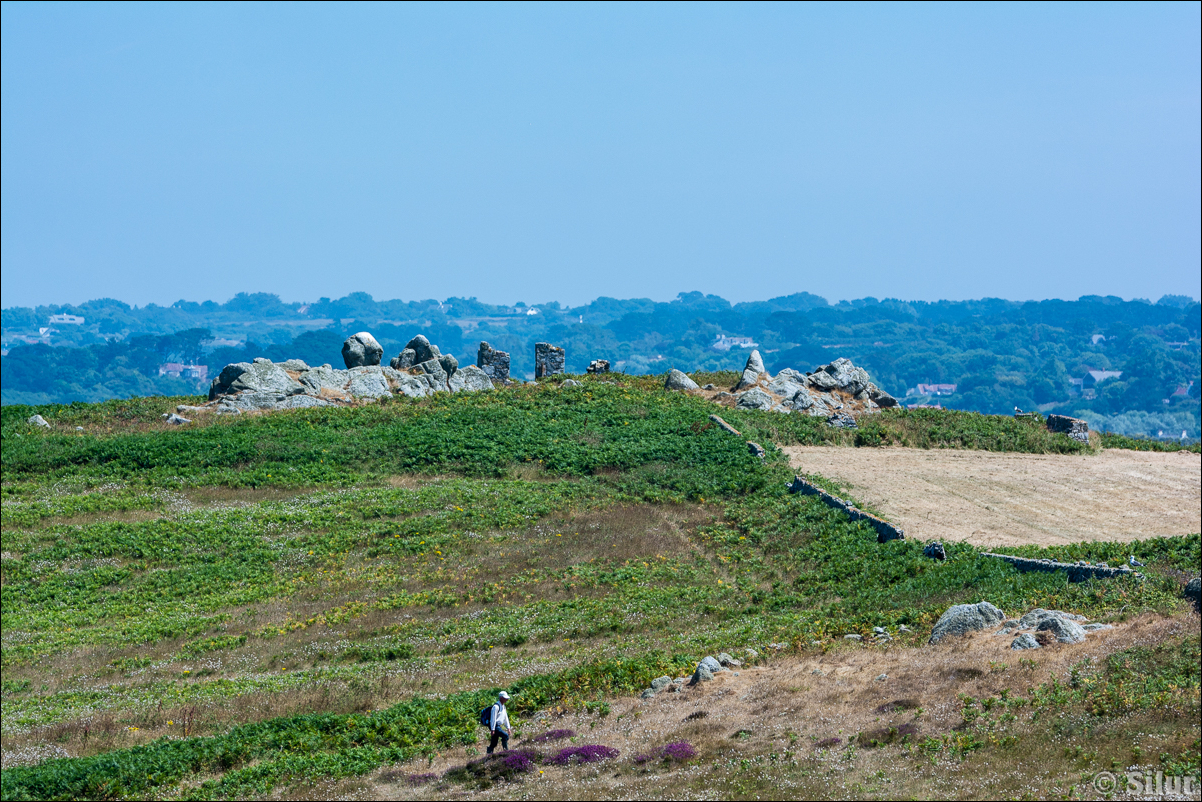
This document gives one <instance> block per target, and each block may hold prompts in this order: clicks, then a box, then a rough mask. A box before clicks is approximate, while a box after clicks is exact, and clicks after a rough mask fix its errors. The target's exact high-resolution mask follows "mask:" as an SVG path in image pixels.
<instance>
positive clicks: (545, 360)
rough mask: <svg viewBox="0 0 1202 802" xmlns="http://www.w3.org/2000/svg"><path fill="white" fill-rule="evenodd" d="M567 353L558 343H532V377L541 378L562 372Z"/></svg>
mask: <svg viewBox="0 0 1202 802" xmlns="http://www.w3.org/2000/svg"><path fill="white" fill-rule="evenodd" d="M566 359H567V355H566V353H565V352H564V350H563V349H562V348H560V347H559V346H558V345H551V344H550V343H535V344H534V378H536V379H543V378H546V377H547V376H554V375H556V374H557V373H563V372H564V364H565V362H566Z"/></svg>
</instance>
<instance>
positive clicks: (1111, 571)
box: [981, 551, 1143, 582]
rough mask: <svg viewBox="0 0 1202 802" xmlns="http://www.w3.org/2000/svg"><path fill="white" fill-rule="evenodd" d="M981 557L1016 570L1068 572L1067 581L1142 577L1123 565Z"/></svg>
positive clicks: (1007, 555)
mask: <svg viewBox="0 0 1202 802" xmlns="http://www.w3.org/2000/svg"><path fill="white" fill-rule="evenodd" d="M981 556H983V557H994V558H996V559H998V560H1004V561H1005V562H1008V563H1010V564H1011V565H1013V566H1014V567H1015V568H1017V569H1018V570H1020V571H1022V572H1023V573H1026V572H1027V571H1064V572H1065V573H1067V574H1068V581H1069V582H1084V581H1085V580H1087V579H1094V578H1098V579H1113V578H1114V577H1116V576H1136V577H1140V578H1141V579H1142V578H1143V575H1142V574H1138V573H1136V572H1135V571H1132V570H1131V569H1130V568H1128V567H1127V566H1125V565H1122V566H1119V567H1117V568H1111V567H1110V566H1108V565H1091V564H1089V563H1086V562H1076V563H1058V562H1056V561H1055V560H1036V559H1034V558H1031V557H1014V556H1012V555H1009V554H994V553H993V552H991V551H983V552H981Z"/></svg>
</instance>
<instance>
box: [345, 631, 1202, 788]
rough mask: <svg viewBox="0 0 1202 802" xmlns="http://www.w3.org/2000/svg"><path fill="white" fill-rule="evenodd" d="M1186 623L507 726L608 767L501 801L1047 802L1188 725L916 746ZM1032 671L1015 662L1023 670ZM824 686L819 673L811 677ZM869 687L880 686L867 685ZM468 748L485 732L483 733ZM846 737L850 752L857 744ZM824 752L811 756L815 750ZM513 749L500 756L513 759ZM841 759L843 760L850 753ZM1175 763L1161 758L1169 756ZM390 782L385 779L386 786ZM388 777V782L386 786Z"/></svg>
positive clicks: (820, 665)
mask: <svg viewBox="0 0 1202 802" xmlns="http://www.w3.org/2000/svg"><path fill="white" fill-rule="evenodd" d="M1198 631H1199V619H1198V617H1197V616H1196V615H1192V614H1181V615H1178V616H1175V617H1171V618H1164V617H1160V616H1157V615H1154V614H1147V615H1143V616H1139V617H1137V618H1134V619H1132V620H1130V621H1128V622H1125V623H1119V624H1117V625H1116V628H1115V629H1113V630H1104V631H1099V632H1096V633H1093V634H1091V635H1090V636H1089V639H1088V640H1087V641H1086V642H1085V643H1083V644H1077V645H1073V646H1068V645H1057V646H1053V647H1050V648H1046V649H1042V650H1039V651H1037V652H1026V653H1024V652H1012V651H1010V649H1009V644H1010V640H1011V638H1010V637H1004V636H994V635H992V634H989V633H978V634H976V635H973V636H969V637H966V638H963V639H960V640H956V641H953V642H948V643H944V644H941V645H938V646H925V645H924V646H916V647H903V646H896V645H890V646H851V645H846V646H845V645H844V644H842V643H839V644H837V645H834V646H833V647H832V646H826V647H823V648H821V649H816V650H815V651H813V652H809V653H804V654H801V655H797V656H790V657H781V658H776V659H773V660H771V661H770V662H769V663H768V664H767V665H762V666H758V667H745V668H743V669H741V670H739V671H737V672H724V673H722V674H719V675H718V676H717V678H716V679H715V680H714V681H713V682H709V683H703V684H702V685H700V686H698V687H696V688H690V689H686V690H684V691H681V692H679V693H669V692H663V693H660V694H659V695H658V696H655V697H653V698H651V699H646V700H644V699H633V698H625V699H619V700H616V701H615V702H613V703H612V713H611V714H610V715H609V716H607V717H604V718H598V717H595V716H591V715H587V714H582V713H576V714H567V715H563V716H545V715H544V716H542V717H540V718H538V719H537V720H535V721H526V722H517V724H518V726H519V727H520V732H521V737H522V739H524V740H523V741H521V742H519V745H520V743H522V742H526V741H529V740H530V739H531V738H533V737H534V736H535V735H537V734H538V733H539V732H543V731H547V730H551V729H562V728H570V729H574V730H575V731H576V732H577V733H578V735H577V737H576V738H575V739H573V743H580V744H589V743H596V744H604V745H606V746H610V747H614V748H617V749H619V750H620V751H621V756H620V757H619V758H618V759H616V760H613V761H609V762H606V763H604V764H599V766H596V767H593V766H581V767H569V768H552V767H546V766H544V767H542V768H543V773H542V774H537V773H535V774H532V775H527V777H526V779H524V780H522V781H521V782H513V783H508V784H506V783H498V784H496V785H494V786H493V787H492V788H491V789H490V791H489V793H490V795H493V796H497V797H500V798H523V799H569V798H570V799H610V798H630V797H637V798H686V799H694V798H713V797H714V796H717V797H727V798H751V797H754V796H760V797H761V798H768V797H775V798H782V797H789V798H809V799H829V798H833V799H853V798H881V797H886V798H911V797H917V798H924V797H925V798H932V797H941V798H944V797H945V798H965V799H978V798H983V799H988V798H996V797H998V796H1033V797H1044V796H1052V795H1060V794H1066V793H1070V792H1071V791H1072V789H1073V788H1074V787H1077V786H1079V785H1080V783H1081V776H1082V771H1085V770H1088V769H1090V768H1091V767H1092V770H1094V771H1099V770H1102V769H1106V768H1108V767H1109V766H1110V765H1111V764H1112V762H1113V761H1119V762H1121V763H1122V764H1123V765H1128V764H1130V762H1131V761H1132V760H1133V758H1132V743H1133V741H1134V742H1142V743H1144V746H1143V753H1144V754H1145V755H1148V756H1154V754H1159V752H1155V753H1154V752H1153V750H1154V749H1155V750H1160V751H1165V752H1172V750H1177V752H1179V751H1181V750H1182V749H1189V748H1191V746H1190V745H1191V744H1196V739H1197V737H1198V731H1199V723H1198V722H1196V721H1195V722H1192V723H1190V722H1183V721H1181V720H1178V719H1174V718H1173V717H1172V716H1171V715H1169V714H1166V713H1157V712H1156V711H1151V712H1148V713H1141V714H1133V715H1129V716H1126V717H1122V718H1120V719H1105V720H1103V719H1097V718H1094V717H1091V716H1088V715H1086V714H1082V713H1080V712H1077V711H1076V710H1074V709H1072V708H1070V709H1066V710H1064V711H1061V712H1057V711H1056V710H1052V711H1049V712H1048V713H1047V714H1046V715H1045V716H1044V717H1042V718H1040V719H1038V720H1036V721H1031V720H1030V715H1029V711H1030V709H1029V708H1026V709H1025V710H1026V714H1025V716H1024V717H1023V718H1021V720H1016V721H1014V722H1012V723H1011V724H1009V725H1007V726H1008V727H1009V729H1008V730H1007V732H1008V733H1009V734H1010V735H1012V736H1014V737H1015V740H1014V741H1003V740H999V741H998V742H997V743H992V742H991V743H988V744H987V745H985V746H984V747H983V748H981V749H980V750H979V751H970V752H969V753H966V754H965V755H964V756H958V755H954V754H953V753H952V752H950V751H942V752H938V753H927V752H924V751H923V750H922V749H921V748H916V744H919V743H920V742H922V741H923V740H925V739H926V738H928V737H933V738H942V737H945V736H950V737H953V738H954V737H956V736H957V735H958V734H960V733H962V732H963V731H964V730H965V726H964V725H965V720H964V717H963V715H962V712H961V711H962V709H963V701H962V698H963V697H964V696H972V697H976V698H981V697H986V696H991V695H998V694H1001V693H1002V692H1003V691H1005V692H1007V693H1010V694H1012V695H1022V696H1026V695H1028V694H1029V693H1030V689H1031V688H1032V687H1034V686H1038V685H1040V684H1042V683H1045V682H1048V681H1049V680H1051V679H1053V678H1058V679H1059V680H1061V681H1064V679H1065V678H1066V677H1067V676H1068V672H1069V671H1070V669H1071V668H1072V667H1073V666H1074V665H1079V664H1080V663H1081V661H1082V660H1085V659H1089V661H1090V664H1092V665H1093V666H1097V667H1100V666H1102V665H1103V664H1104V662H1105V660H1106V659H1107V658H1108V657H1109V656H1110V655H1112V654H1114V653H1115V652H1118V651H1122V650H1124V649H1128V648H1131V647H1133V646H1140V645H1154V644H1157V643H1162V642H1164V641H1165V640H1166V639H1171V638H1177V637H1181V636H1182V635H1188V634H1191V633H1193V634H1197V632H1198ZM1024 658H1025V659H1026V660H1027V661H1030V662H1028V663H1022V664H1020V662H1019V661H1020V659H1024ZM817 672H821V673H817ZM881 674H886V675H887V676H888V679H886V680H878V679H877V677H879V676H880V675H881ZM480 735H481V737H482V736H483V730H481V731H480ZM857 739H858V740H859V741H860V742H861V743H859V744H856V741H857ZM682 740H684V741H688V742H689V743H691V744H692V745H693V746H694V747H695V748H696V749H697V751H698V753H699V758H698V759H697V760H696V761H693V762H691V763H687V764H683V765H663V764H661V763H655V762H652V763H648V764H635V763H634V762H633V758H634V757H635V756H636V755H645V754H648V753H652V752H653V751H654V750H655V749H657V748H659V747H661V746H663V745H665V744H667V743H672V742H675V741H682ZM823 742H826V743H825V745H824V746H823V747H820V748H815V747H816V745H818V744H822V743H823ZM512 745H513V744H511V746H512ZM480 746H481V744H480V742H478V743H477V745H476V746H475V747H467V748H457V749H453V750H448V751H445V752H442V753H440V754H438V755H436V756H434V758H433V759H432V760H425V759H423V760H420V761H414V762H412V763H409V764H405V765H403V766H393V767H388V768H387V769H385V770H383V771H381V772H378V773H377V774H376V775H373V776H372V777H371V778H370V779H371V785H370V788H368V789H366V790H365V788H364V785H363V781H362V780H361V779H360V780H356V781H354V782H353V783H348V786H347V790H348V791H351V789H352V788H353V789H354V791H353V793H356V794H364V793H366V794H368V796H369V798H375V799H384V798H395V794H396V793H397V790H396V789H397V784H396V778H398V777H402V776H408V775H409V774H425V773H436V774H437V775H439V776H441V775H442V774H443V773H445V772H446V771H447V770H448V769H450V768H453V767H455V766H459V765H463V763H465V762H466V761H468V760H471V759H474V758H475V757H477V756H478V752H479V751H480ZM849 747H850V748H849ZM1177 752H1172V753H1173V754H1176V753H1177ZM389 772H391V773H389ZM385 778H392V779H391V780H387V779H385ZM465 790H466V789H465V788H464V787H463V786H460V785H457V784H454V783H450V782H446V781H443V782H438V781H433V782H430V783H428V784H426V785H423V786H422V791H421V794H422V796H424V797H427V798H436V799H451V798H461V797H462V795H463V794H464V793H465Z"/></svg>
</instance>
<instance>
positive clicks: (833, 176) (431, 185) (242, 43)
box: [0, 2, 1202, 306]
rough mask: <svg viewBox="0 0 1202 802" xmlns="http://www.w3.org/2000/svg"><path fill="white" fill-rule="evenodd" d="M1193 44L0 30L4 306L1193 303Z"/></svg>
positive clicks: (1048, 10)
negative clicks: (358, 294) (263, 301)
mask: <svg viewBox="0 0 1202 802" xmlns="http://www.w3.org/2000/svg"><path fill="white" fill-rule="evenodd" d="M1200 8H1202V6H1200V5H1199V3H1178V4H1168V5H1161V4H1155V3H1134V4H1085V3H1073V4H1065V5H1056V4H1042V3H1041V4H1031V5H1022V4H1010V3H1007V4H1001V5H987V4H973V5H948V4H936V5H906V4H899V3H889V4H883V5H846V4H838V5H822V4H805V5H784V4H776V3H774V4H771V5H753V4H745V3H740V4H737V5H723V4H706V5H677V4H673V5H633V4H629V3H623V4H615V5H550V4H545V3H540V4H537V5H476V4H472V5H411V4H406V5H381V4H370V5H353V4H345V3H343V4H338V5H320V4H318V5H312V4H305V5H285V4H270V5H253V4H252V5H236V4H203V5H188V4H170V5H155V4H150V3H137V4H129V5H123V4H87V5H74V4H70V3H53V4H36V3H8V2H6V3H3V5H2V7H0V15H2V20H0V23H2V24H0V39H2V43H0V44H2V47H0V60H2V65H0V66H2V69H0V83H2V94H0V98H2V101H0V104H2V107H0V112H2V113H0V117H2V120H0V122H2V132H0V156H2V161H3V163H2V170H0V182H2V184H0V262H2V266H3V269H2V271H0V277H2V282H3V287H2V290H3V292H2V294H3V305H4V306H14V305H33V304H40V303H69V302H79V301H83V300H87V299H89V298H98V297H113V298H118V299H121V300H124V301H127V302H130V303H136V304H145V303H148V302H155V303H160V304H169V303H172V302H173V301H175V300H178V299H180V298H185V299H188V300H206V299H213V300H219V301H222V300H225V299H227V298H229V297H230V296H232V295H233V294H234V293H236V292H238V291H252V292H253V291H265V292H275V293H278V294H280V296H281V297H283V298H284V299H285V300H286V301H295V300H313V299H316V298H318V297H320V296H329V297H339V296H342V295H345V294H347V293H349V292H353V291H359V290H361V291H365V292H369V293H371V294H372V295H373V296H375V297H376V298H404V299H413V298H439V299H443V298H447V297H450V296H456V295H462V296H471V295H475V296H477V297H479V298H480V299H481V300H484V301H489V302H494V303H512V302H515V301H525V302H527V303H539V302H544V301H551V300H558V301H561V302H564V303H572V304H575V303H580V302H583V301H586V300H589V299H592V298H594V297H596V296H600V295H609V296H615V297H651V298H656V299H661V300H666V299H670V298H672V297H675V295H676V293H677V292H680V291H682V290H701V291H703V292H709V293H717V294H720V295H722V296H724V297H726V298H728V299H730V300H732V301H742V300H753V299H759V298H767V297H771V296H776V295H785V294H789V293H793V292H799V291H808V292H813V293H817V294H819V295H823V296H826V297H827V298H830V299H832V300H836V299H841V298H857V297H863V296H868V295H871V296H876V297H878V298H884V297H898V298H904V299H925V300H934V299H939V298H952V299H962V298H975V297H982V296H997V297H1004V298H1013V299H1029V298H1049V297H1059V298H1076V297H1078V296H1080V295H1085V294H1103V295H1106V294H1113V295H1120V296H1123V297H1125V298H1131V297H1147V298H1151V299H1152V300H1155V299H1156V298H1158V297H1159V296H1160V295H1162V294H1164V293H1177V294H1185V295H1191V296H1193V297H1195V298H1197V297H1199V295H1200V294H1202V278H1200V274H1202V268H1200V267H1199V264H1200V262H1202V244H1200V243H1202V233H1200V226H1202V223H1200V221H1202V201H1200V195H1202V190H1200V186H1202V164H1200V154H1202V133H1200V119H1202V106H1200V93H1202V79H1200V72H1202V67H1200V64H1202V47H1200V36H1202V34H1200V31H1202V14H1200Z"/></svg>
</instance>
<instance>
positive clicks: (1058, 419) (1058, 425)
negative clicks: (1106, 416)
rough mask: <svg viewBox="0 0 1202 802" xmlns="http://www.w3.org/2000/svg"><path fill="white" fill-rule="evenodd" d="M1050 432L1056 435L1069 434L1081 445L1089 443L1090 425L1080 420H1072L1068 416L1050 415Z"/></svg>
mask: <svg viewBox="0 0 1202 802" xmlns="http://www.w3.org/2000/svg"><path fill="white" fill-rule="evenodd" d="M1048 431H1049V432H1052V433H1054V434H1067V435H1068V436H1069V437H1071V438H1072V439H1074V440H1076V441H1078V442H1081V443H1088V442H1089V424H1088V423H1086V422H1085V421H1083V420H1081V419H1080V418H1070V417H1069V416H1068V415H1048Z"/></svg>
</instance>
